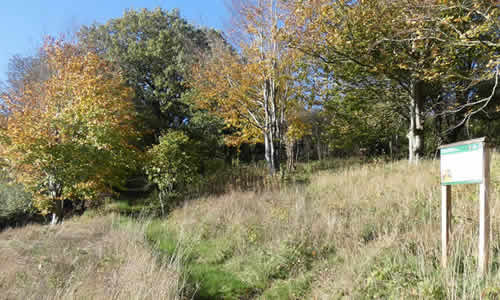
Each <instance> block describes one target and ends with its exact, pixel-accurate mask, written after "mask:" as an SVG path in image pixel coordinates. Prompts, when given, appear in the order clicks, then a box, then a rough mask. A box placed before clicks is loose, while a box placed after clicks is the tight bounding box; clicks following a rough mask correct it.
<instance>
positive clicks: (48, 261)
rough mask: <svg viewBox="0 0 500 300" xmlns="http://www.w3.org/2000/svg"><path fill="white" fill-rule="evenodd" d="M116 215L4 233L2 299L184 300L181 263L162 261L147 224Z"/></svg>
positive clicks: (0, 240) (1, 238)
mask: <svg viewBox="0 0 500 300" xmlns="http://www.w3.org/2000/svg"><path fill="white" fill-rule="evenodd" d="M118 223H119V222H118V219H117V218H115V217H113V216H106V217H95V218H91V219H90V218H87V217H80V218H74V219H71V220H68V221H65V222H64V224H63V225H60V226H40V225H29V226H25V227H23V228H17V229H8V230H6V231H4V232H2V233H0V257H1V258H2V272H1V273H0V289H1V290H2V295H1V296H0V297H1V298H5V299H33V298H34V299H83V298H85V299H118V298H119V299H181V296H182V294H181V293H182V292H181V291H182V289H183V279H182V277H181V270H180V266H181V264H180V261H179V259H178V257H177V258H175V257H174V259H172V260H169V261H159V260H158V258H157V257H156V256H155V255H154V254H153V252H152V251H151V249H150V248H149V246H148V245H147V244H146V243H145V240H144V228H145V226H146V225H141V224H138V223H137V222H127V223H124V222H120V223H121V225H120V226H117V224H118Z"/></svg>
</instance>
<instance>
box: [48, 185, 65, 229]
mask: <svg viewBox="0 0 500 300" xmlns="http://www.w3.org/2000/svg"><path fill="white" fill-rule="evenodd" d="M48 177H49V179H48V190H49V194H50V197H51V198H52V201H54V211H53V212H52V222H51V224H52V225H54V224H60V223H62V220H63V216H64V200H63V199H61V196H62V186H61V184H59V183H57V181H56V180H55V179H54V177H53V176H50V175H49V176H48Z"/></svg>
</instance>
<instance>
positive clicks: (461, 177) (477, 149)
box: [441, 140, 485, 185]
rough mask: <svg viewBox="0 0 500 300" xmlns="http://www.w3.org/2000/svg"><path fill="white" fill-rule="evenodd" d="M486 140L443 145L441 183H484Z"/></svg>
mask: <svg viewBox="0 0 500 300" xmlns="http://www.w3.org/2000/svg"><path fill="white" fill-rule="evenodd" d="M484 147H485V146H484V141H483V140H471V141H466V142H462V143H456V144H450V145H445V146H442V147H441V185H453V184H467V183H476V184H477V183H483V181H484Z"/></svg>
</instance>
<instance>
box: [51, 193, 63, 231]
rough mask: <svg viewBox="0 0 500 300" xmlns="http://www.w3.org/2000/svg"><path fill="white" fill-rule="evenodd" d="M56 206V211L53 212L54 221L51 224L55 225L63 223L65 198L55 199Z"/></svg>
mask: <svg viewBox="0 0 500 300" xmlns="http://www.w3.org/2000/svg"><path fill="white" fill-rule="evenodd" d="M54 202H55V208H54V212H53V213H52V221H51V222H50V224H52V225H55V224H60V223H62V220H63V217H64V200H62V199H61V200H59V199H57V200H55V201H54Z"/></svg>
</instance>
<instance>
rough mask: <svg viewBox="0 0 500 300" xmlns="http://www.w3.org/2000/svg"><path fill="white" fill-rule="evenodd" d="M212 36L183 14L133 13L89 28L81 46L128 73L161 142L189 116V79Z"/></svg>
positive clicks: (81, 35)
mask: <svg viewBox="0 0 500 300" xmlns="http://www.w3.org/2000/svg"><path fill="white" fill-rule="evenodd" d="M207 34H209V33H207V32H206V31H204V30H201V29H197V28H195V27H194V26H193V25H191V24H189V23H188V22H187V21H186V20H184V19H183V18H181V17H180V15H179V12H178V11H177V10H174V11H171V12H169V11H166V10H162V9H160V8H158V9H156V10H154V11H150V10H147V9H143V10H140V11H135V10H130V11H127V12H125V14H124V15H123V16H122V17H121V18H116V19H111V20H109V21H108V22H107V23H106V24H103V25H97V24H94V25H92V26H83V27H82V28H81V30H80V31H79V32H78V37H79V40H80V43H81V44H82V45H84V46H85V48H87V49H92V50H95V52H96V53H98V54H99V55H100V56H101V57H103V58H104V59H106V60H109V61H112V62H115V63H116V64H117V65H119V66H120V67H121V69H122V70H123V76H124V77H125V79H126V82H127V84H128V85H129V86H130V87H132V88H133V89H134V91H135V103H136V106H137V108H138V109H139V111H140V112H142V117H143V118H144V119H145V125H146V129H148V130H152V131H153V133H154V135H155V136H156V138H157V137H158V136H159V135H160V133H161V131H162V130H163V129H165V128H172V129H176V128H178V127H179V126H181V125H182V124H183V122H184V120H185V119H186V117H187V115H188V113H189V107H188V105H187V104H186V103H184V101H182V95H183V94H184V93H185V92H186V91H187V82H186V75H187V72H189V71H190V69H191V65H192V64H193V63H194V62H195V61H196V58H197V56H198V55H199V54H200V53H202V52H203V51H205V49H207V46H208V45H207V38H206V35H207Z"/></svg>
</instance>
